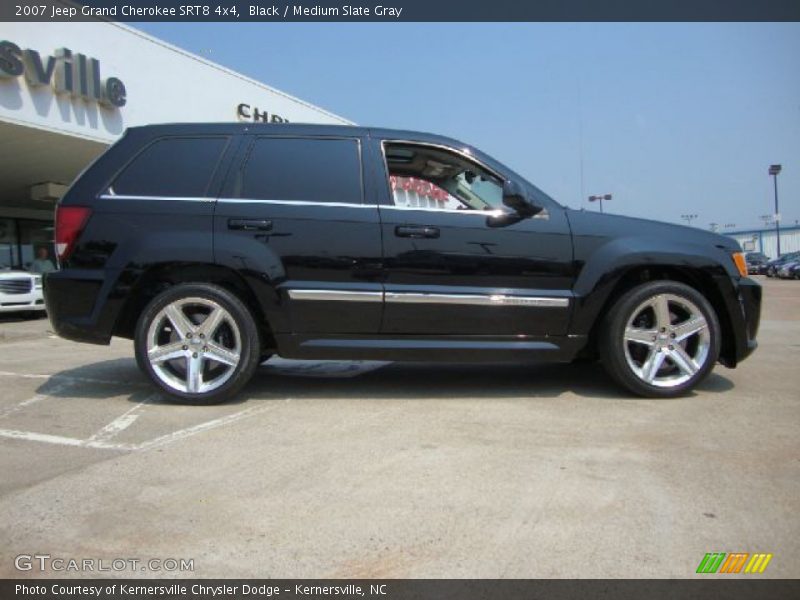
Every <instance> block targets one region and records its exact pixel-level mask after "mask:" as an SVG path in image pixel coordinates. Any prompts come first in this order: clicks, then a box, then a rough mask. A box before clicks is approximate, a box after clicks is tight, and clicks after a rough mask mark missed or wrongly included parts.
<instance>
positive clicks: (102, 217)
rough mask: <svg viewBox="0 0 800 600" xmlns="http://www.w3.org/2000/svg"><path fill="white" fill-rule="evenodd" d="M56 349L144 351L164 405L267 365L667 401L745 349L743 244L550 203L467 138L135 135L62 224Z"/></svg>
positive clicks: (748, 307) (55, 277) (258, 129)
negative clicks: (508, 365)
mask: <svg viewBox="0 0 800 600" xmlns="http://www.w3.org/2000/svg"><path fill="white" fill-rule="evenodd" d="M56 242H57V249H58V254H59V261H60V265H61V270H59V271H58V272H54V273H50V274H48V275H47V277H46V279H45V293H46V299H47V309H48V313H49V315H50V318H51V319H52V322H53V326H54V327H55V330H56V331H57V332H58V333H59V335H61V336H63V337H65V338H69V339H72V340H77V341H83V342H91V343H97V344H107V343H108V342H109V340H110V338H111V337H112V336H120V337H124V338H129V339H133V340H134V347H135V352H136V359H137V362H138V364H139V366H140V367H141V368H142V369H143V370H144V371H145V372H146V373H147V374H148V375H149V377H150V378H151V379H152V381H153V382H154V383H155V384H156V385H157V386H158V387H159V388H161V389H162V390H164V391H165V392H167V393H168V394H170V395H171V396H173V397H174V398H176V399H178V400H181V401H184V402H190V403H211V402H218V401H221V400H224V399H226V398H228V397H230V396H231V395H232V394H234V393H236V392H237V391H238V390H239V389H240V388H241V387H242V386H243V385H244V384H245V383H246V382H247V381H248V380H249V379H250V377H251V376H252V375H253V373H254V372H255V370H256V367H257V366H258V364H259V363H261V362H262V361H264V360H266V359H267V358H269V356H270V355H272V354H278V355H280V356H282V357H286V358H302V359H385V360H424V361H429V360H441V361H508V360H514V361H523V360H549V361H562V362H564V361H572V360H574V359H576V358H580V359H596V358H599V359H600V360H601V361H602V363H603V364H604V365H605V367H606V368H607V369H608V372H609V373H610V374H611V375H612V376H613V377H614V379H616V380H617V381H618V382H619V383H621V384H622V385H623V386H625V387H626V388H628V389H629V390H631V391H633V392H634V393H636V394H640V395H643V396H651V397H671V396H676V395H679V394H682V393H684V392H686V391H687V390H689V389H690V388H692V386H694V385H695V384H697V383H698V382H699V381H700V380H701V379H703V378H704V377H705V376H706V375H707V374H708V373H709V372H710V371H711V369H712V368H713V367H714V364H715V363H716V362H717V361H719V362H722V363H723V364H724V365H726V366H728V367H735V366H736V364H737V363H738V362H739V361H740V360H742V359H743V358H745V357H746V356H747V355H748V354H750V352H752V351H753V349H754V348H755V347H756V342H755V337H756V331H757V329H758V320H759V312H760V304H761V288H760V287H759V286H758V284H757V283H755V282H753V281H752V280H750V279H748V278H747V266H746V264H745V261H744V256H743V255H742V254H741V252H740V248H739V246H738V244H737V243H736V242H735V241H733V240H731V239H730V238H726V237H722V236H719V235H715V234H712V233H708V232H705V231H700V230H698V229H690V228H687V227H681V226H676V225H669V224H666V223H657V222H653V221H646V220H641V219H633V218H626V217H619V216H612V215H603V214H597V213H593V212H584V211H582V210H570V209H567V208H565V207H563V206H561V205H559V204H558V203H556V202H555V201H554V200H553V199H551V198H550V197H549V196H547V195H546V194H544V193H543V192H542V191H540V190H539V189H537V188H536V187H534V186H533V185H531V184H530V183H528V182H527V181H525V179H523V178H522V177H520V176H519V175H517V174H516V173H514V172H513V171H512V170H510V169H509V168H507V167H506V166H504V165H503V164H501V163H499V162H497V161H496V160H494V159H493V158H491V157H489V156H487V155H485V154H483V153H482V152H480V151H479V150H477V149H475V148H472V147H470V146H468V145H466V144H463V143H461V142H458V141H455V140H452V139H448V138H444V137H440V136H436V135H429V134H424V133H413V132H408V131H393V130H384V129H370V128H359V127H342V126H324V125H294V124H272V125H244V124H242V125H239V124H183V125H157V126H148V127H136V128H132V129H129V130H128V131H127V132H126V133H125V135H124V136H123V137H122V138H121V139H120V140H119V141H118V142H117V143H116V144H114V146H112V147H111V148H110V149H109V150H108V151H107V152H106V153H105V154H103V155H102V156H101V157H100V158H99V159H98V160H97V161H96V162H95V163H94V164H93V165H92V166H91V167H90V168H89V169H88V170H87V171H86V172H85V173H84V174H83V175H82V176H81V177H80V178H79V179H78V180H77V181H76V182H75V183H74V185H73V186H72V187H71V188H70V190H69V191H68V192H67V194H66V195H65V196H64V198H63V199H62V200H61V202H60V203H59V205H58V207H57V210H56Z"/></svg>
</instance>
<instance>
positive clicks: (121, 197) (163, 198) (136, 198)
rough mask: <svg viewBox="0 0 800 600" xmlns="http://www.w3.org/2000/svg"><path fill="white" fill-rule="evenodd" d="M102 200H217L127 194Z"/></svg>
mask: <svg viewBox="0 0 800 600" xmlns="http://www.w3.org/2000/svg"><path fill="white" fill-rule="evenodd" d="M100 199H101V200H180V201H181V202H214V201H215V200H216V198H206V197H200V196H129V195H127V194H101V195H100Z"/></svg>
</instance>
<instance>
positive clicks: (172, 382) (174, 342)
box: [134, 283, 261, 404]
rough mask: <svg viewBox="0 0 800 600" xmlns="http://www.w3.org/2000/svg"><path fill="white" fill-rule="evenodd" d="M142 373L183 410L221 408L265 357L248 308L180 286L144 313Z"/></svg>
mask: <svg viewBox="0 0 800 600" xmlns="http://www.w3.org/2000/svg"><path fill="white" fill-rule="evenodd" d="M134 346H135V350H136V361H137V363H138V364H139V367H140V368H141V369H142V370H143V371H144V372H145V373H146V374H147V375H148V376H149V377H150V379H151V380H152V381H153V383H155V384H156V385H157V386H158V387H159V388H160V389H161V390H163V391H164V392H166V393H167V394H169V396H170V397H171V398H172V399H173V400H175V401H177V402H181V403H184V404H217V403H219V402H223V401H225V400H227V399H229V398H230V397H232V396H233V395H234V394H236V393H237V392H238V391H239V390H240V389H241V388H242V386H244V385H245V384H246V383H247V382H248V381H249V380H250V378H251V377H252V376H253V373H254V372H255V369H256V367H257V366H258V362H259V358H260V356H261V352H260V348H261V346H260V343H259V336H258V328H257V327H256V324H255V321H254V320H253V316H252V314H251V313H250V311H249V310H248V308H247V307H246V306H245V305H244V304H243V303H242V302H241V301H240V300H239V299H238V298H237V297H236V296H235V295H233V294H232V293H230V292H229V291H228V290H226V289H224V288H222V287H219V286H216V285H210V284H205V283H191V284H180V285H176V286H174V287H171V288H169V289H168V290H166V291H164V292H162V293H161V294H159V295H158V296H156V297H155V298H154V299H153V300H152V301H151V302H150V304H148V306H147V307H146V308H145V309H144V311H143V312H142V314H141V316H140V317H139V321H138V323H137V326H136V335H135V338H134Z"/></svg>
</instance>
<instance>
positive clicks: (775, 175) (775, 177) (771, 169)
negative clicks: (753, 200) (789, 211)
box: [769, 165, 781, 256]
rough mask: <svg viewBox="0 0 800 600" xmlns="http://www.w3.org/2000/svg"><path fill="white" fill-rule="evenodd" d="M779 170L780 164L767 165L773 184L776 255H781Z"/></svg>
mask: <svg viewBox="0 0 800 600" xmlns="http://www.w3.org/2000/svg"><path fill="white" fill-rule="evenodd" d="M780 172H781V166H780V165H770V166H769V174H770V175H772V182H773V184H774V185H775V237H776V238H777V242H778V256H780V255H781V213H780V211H779V210H778V173H780Z"/></svg>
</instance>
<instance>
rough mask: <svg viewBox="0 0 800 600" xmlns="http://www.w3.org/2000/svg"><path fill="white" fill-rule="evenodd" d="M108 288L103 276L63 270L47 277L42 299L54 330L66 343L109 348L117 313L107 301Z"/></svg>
mask: <svg viewBox="0 0 800 600" xmlns="http://www.w3.org/2000/svg"><path fill="white" fill-rule="evenodd" d="M107 286H108V280H107V279H106V278H105V277H104V272H97V271H82V270H65V271H55V272H53V273H48V274H46V275H45V276H44V299H45V305H46V306H47V314H48V316H49V317H50V322H51V324H52V325H53V330H54V331H55V332H56V333H57V334H58V335H60V336H61V337H63V338H66V339H68V340H74V341H76V342H86V343H90V344H108V343H109V342H110V341H111V335H112V332H113V330H114V323H115V321H116V315H117V314H118V312H119V309H118V308H117V307H116V303H114V302H110V301H109V300H108V298H107V297H108V293H107ZM101 299H102V301H101Z"/></svg>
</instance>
